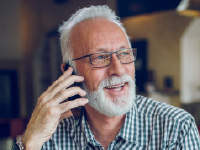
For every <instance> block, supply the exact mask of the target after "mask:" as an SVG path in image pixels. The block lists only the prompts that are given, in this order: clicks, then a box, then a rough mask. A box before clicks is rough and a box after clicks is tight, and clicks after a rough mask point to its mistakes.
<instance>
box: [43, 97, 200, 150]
mask: <svg viewBox="0 0 200 150" xmlns="http://www.w3.org/2000/svg"><path fill="white" fill-rule="evenodd" d="M134 102H135V103H134V105H133V107H132V109H131V110H130V111H129V112H128V113H127V114H126V119H125V122H124V125H123V126H122V128H121V130H120V131H119V133H118V134H117V136H116V138H115V140H114V141H112V142H111V143H110V145H109V147H108V150H200V137H199V133H198V131H197V128H196V125H195V121H194V118H193V117H192V116H191V115H190V114H189V113H187V112H186V111H184V110H182V109H180V108H176V107H173V106H170V105H168V104H165V103H160V102H156V101H154V100H152V99H150V98H146V97H143V96H139V95H138V96H137V97H136V99H135V100H134ZM42 149H43V150H103V149H104V148H103V147H102V146H101V144H100V143H99V142H98V141H96V140H95V137H94V135H93V133H92V132H91V130H90V128H89V125H88V124H87V122H86V120H85V111H84V110H83V113H82V115H81V116H80V117H79V118H75V117H73V116H72V117H70V118H67V119H64V120H63V121H61V122H60V124H59V126H58V128H57V130H56V132H55V133H54V134H53V135H52V138H51V139H50V140H49V141H47V142H46V143H44V145H43V147H42Z"/></svg>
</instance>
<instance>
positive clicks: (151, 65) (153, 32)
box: [123, 10, 191, 90]
mask: <svg viewBox="0 0 200 150" xmlns="http://www.w3.org/2000/svg"><path fill="white" fill-rule="evenodd" d="M190 21H191V18H186V17H183V16H179V15H178V14H177V13H176V12H175V11H171V10H170V11H163V12H159V13H152V14H149V15H140V16H136V17H131V18H125V19H124V20H123V23H124V25H125V27H126V29H127V32H128V34H129V36H131V37H132V39H133V40H135V39H140V38H146V39H147V40H148V69H149V70H153V71H155V77H156V87H157V88H158V89H159V90H163V86H164V85H163V79H164V77H165V76H172V77H173V80H174V89H175V90H180V66H181V64H180V37H181V36H182V34H183V33H184V31H185V29H186V27H187V26H188V25H189V23H190Z"/></svg>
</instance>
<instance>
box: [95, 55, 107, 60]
mask: <svg viewBox="0 0 200 150" xmlns="http://www.w3.org/2000/svg"><path fill="white" fill-rule="evenodd" d="M105 58H106V56H105V55H100V56H97V57H96V58H95V59H105Z"/></svg>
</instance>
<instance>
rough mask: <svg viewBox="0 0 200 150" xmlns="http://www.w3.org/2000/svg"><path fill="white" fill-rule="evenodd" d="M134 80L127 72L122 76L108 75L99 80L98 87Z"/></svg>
mask: <svg viewBox="0 0 200 150" xmlns="http://www.w3.org/2000/svg"><path fill="white" fill-rule="evenodd" d="M133 81H134V80H133V79H132V77H131V76H130V75H128V74H124V75H122V76H120V77H119V76H110V77H108V78H106V79H104V80H103V81H101V83H100V85H99V88H105V87H108V86H112V85H116V84H121V83H125V82H127V83H128V84H129V83H130V82H133Z"/></svg>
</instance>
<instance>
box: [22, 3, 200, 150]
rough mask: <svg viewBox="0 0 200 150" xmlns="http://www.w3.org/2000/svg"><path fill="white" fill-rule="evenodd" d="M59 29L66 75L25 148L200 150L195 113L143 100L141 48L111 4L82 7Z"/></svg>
mask: <svg viewBox="0 0 200 150" xmlns="http://www.w3.org/2000/svg"><path fill="white" fill-rule="evenodd" d="M59 31H60V33H61V38H60V39H61V48H62V54H63V64H62V65H61V69H62V71H63V75H62V76H61V77H60V78H59V79H58V80H57V81H55V82H54V83H53V84H52V85H51V86H50V87H49V88H48V89H47V91H45V92H44V93H43V94H42V95H41V96H40V97H39V99H38V103H37V106H36V108H35V110H34V112H33V114H32V117H31V119H30V122H29V124H28V126H27V129H26V131H25V133H24V135H23V137H22V141H21V142H20V144H22V145H23V146H24V147H25V149H27V150H32V149H34V150H36V149H38V150H39V149H41V148H42V149H55V150H57V149H60V150H65V149H70V150H71V149H75V150H79V149H89V150H90V149H109V150H111V149H115V150H121V149H128V150H129V149H131V150H132V149H137V150H144V149H148V150H160V149H181V150H182V149H187V150H188V149H191V150H197V149H200V140H199V134H198V132H197V128H196V125H195V122H194V119H193V118H192V116H191V115H190V114H188V113H187V112H185V111H184V110H181V109H179V108H175V107H172V106H169V105H167V104H164V103H159V102H156V101H153V100H152V99H149V98H146V97H142V96H136V95H135V81H134V79H135V67H134V62H135V59H136V49H134V48H131V45H130V41H129V39H128V36H127V35H126V32H125V29H124V28H123V27H122V25H121V23H120V22H119V20H118V18H117V17H116V16H115V14H114V12H112V11H111V10H110V9H109V8H108V7H107V6H91V7H88V8H83V9H80V10H79V11H77V12H76V13H75V14H74V15H72V17H71V18H70V19H69V20H68V21H67V22H65V23H64V24H63V25H62V26H61V27H60V29H59ZM66 63H69V64H70V65H71V66H72V67H73V69H72V67H69V68H68V69H67V71H65V65H66ZM73 70H74V71H75V74H77V75H71V74H72V71H73ZM74 82H77V83H82V86H80V87H77V86H71V85H72V84H73V83H74ZM76 94H79V95H80V96H81V98H77V99H75V100H73V101H65V100H66V99H69V98H70V97H71V96H74V95H76ZM88 101H89V102H88ZM79 106H80V107H81V108H80V109H78V113H77V114H76V115H74V116H73V114H72V112H71V111H70V110H71V109H72V108H76V107H79ZM83 106H84V107H83ZM76 112H77V111H76Z"/></svg>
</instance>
